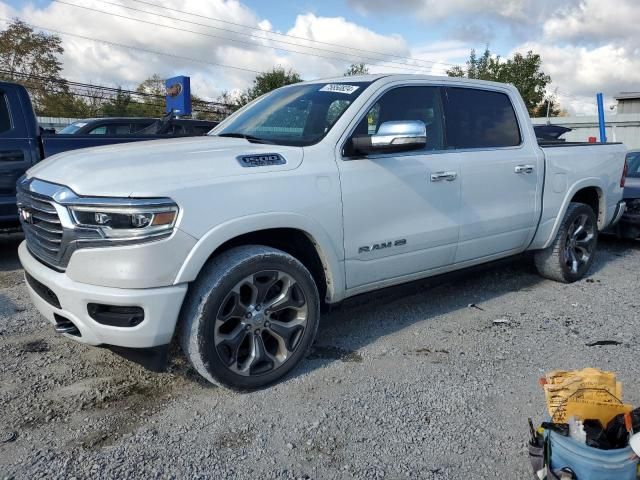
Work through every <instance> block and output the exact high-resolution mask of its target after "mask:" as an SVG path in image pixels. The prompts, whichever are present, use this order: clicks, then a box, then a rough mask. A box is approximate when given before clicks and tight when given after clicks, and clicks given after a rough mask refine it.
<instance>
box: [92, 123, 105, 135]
mask: <svg viewBox="0 0 640 480" xmlns="http://www.w3.org/2000/svg"><path fill="white" fill-rule="evenodd" d="M106 134H107V127H106V125H103V126H101V127H96V128H94V129H93V130H91V131H90V132H89V135H106Z"/></svg>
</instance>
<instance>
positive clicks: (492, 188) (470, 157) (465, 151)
mask: <svg viewBox="0 0 640 480" xmlns="http://www.w3.org/2000/svg"><path fill="white" fill-rule="evenodd" d="M444 93H445V95H444V99H443V103H444V110H445V117H446V132H447V144H448V147H449V148H450V149H453V150H454V151H455V152H456V155H457V159H458V161H459V162H460V182H461V189H462V203H461V209H460V240H459V243H458V249H457V252H456V258H455V262H456V263H459V262H465V261H469V260H476V259H480V258H483V257H488V256H493V255H497V256H500V255H507V254H510V253H515V252H518V251H521V250H523V249H524V248H526V246H527V244H528V243H529V241H530V240H531V237H532V235H533V234H534V231H535V227H536V221H537V216H536V211H537V207H536V202H538V198H539V197H540V193H539V192H538V189H539V182H538V178H539V176H542V175H543V173H544V172H543V171H542V169H543V166H544V163H543V162H544V159H543V157H542V155H540V154H539V152H538V151H537V149H533V148H532V146H531V145H530V144H529V143H528V142H525V141H524V137H523V129H522V128H521V127H520V125H519V123H518V119H517V115H516V110H515V109H514V106H513V105H512V102H511V99H510V97H509V95H508V94H507V92H506V91H499V90H496V91H492V90H485V89H479V88H462V87H448V88H446V89H445V91H444ZM540 178H541V177H540Z"/></svg>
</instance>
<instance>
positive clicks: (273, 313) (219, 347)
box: [179, 245, 320, 391]
mask: <svg viewBox="0 0 640 480" xmlns="http://www.w3.org/2000/svg"><path fill="white" fill-rule="evenodd" d="M319 319H320V301H319V295H318V289H317V287H316V284H315V282H314V280H313V277H312V276H311V274H310V273H309V271H308V270H307V269H306V268H305V267H304V265H302V263H300V262H299V261H298V260H296V259H295V258H294V257H292V256H291V255H288V254H287V253H285V252H282V251H280V250H276V249H274V248H269V247H263V246H253V245H250V246H242V247H237V248H233V249H231V250H228V251H226V252H224V253H222V254H220V255H219V256H218V257H214V258H213V259H212V260H211V261H210V262H209V264H208V265H206V266H205V268H204V269H203V271H202V272H201V273H200V275H199V276H198V279H197V280H196V281H195V282H194V284H193V285H192V287H191V288H190V289H189V293H188V295H187V298H186V300H185V304H184V306H183V308H182V312H181V319H180V332H179V334H180V343H181V345H182V349H183V351H184V353H185V354H186V355H187V357H188V358H189V360H190V362H191V364H192V365H193V366H194V368H195V369H196V370H197V371H198V373H200V375H202V376H203V377H204V378H206V379H207V380H209V381H210V382H212V383H215V384H218V385H223V386H226V387H229V388H232V389H235V390H241V391H247V390H254V389H258V388H261V387H265V386H267V385H269V384H271V383H274V382H276V381H277V380H279V379H280V378H282V377H283V376H284V375H286V374H287V373H288V372H289V371H290V370H291V369H292V368H293V367H294V366H295V365H296V364H297V363H298V362H299V361H300V360H301V359H302V358H303V357H304V356H305V354H306V352H307V351H308V349H309V348H310V347H311V344H312V343H313V340H314V338H315V335H316V332H317V329H318V324H319Z"/></svg>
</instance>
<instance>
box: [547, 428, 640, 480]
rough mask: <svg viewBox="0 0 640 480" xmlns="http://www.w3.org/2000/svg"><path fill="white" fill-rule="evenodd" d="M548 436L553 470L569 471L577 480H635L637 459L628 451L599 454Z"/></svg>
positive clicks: (599, 451)
mask: <svg viewBox="0 0 640 480" xmlns="http://www.w3.org/2000/svg"><path fill="white" fill-rule="evenodd" d="M549 435H550V440H551V469H552V470H559V469H561V468H563V467H569V468H570V469H571V470H573V472H574V473H575V474H576V477H577V478H578V479H579V480H636V472H637V468H638V459H637V458H635V455H634V453H633V450H631V448H629V447H627V448H618V449H615V450H600V449H598V448H593V447H589V446H588V445H585V444H584V443H579V442H577V441H575V440H574V439H572V438H571V437H563V436H562V435H559V434H557V433H555V432H553V431H549ZM631 458H633V460H631Z"/></svg>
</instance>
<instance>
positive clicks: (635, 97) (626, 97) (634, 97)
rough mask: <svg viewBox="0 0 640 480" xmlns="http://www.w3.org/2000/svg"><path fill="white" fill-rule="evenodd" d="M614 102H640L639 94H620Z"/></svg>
mask: <svg viewBox="0 0 640 480" xmlns="http://www.w3.org/2000/svg"><path fill="white" fill-rule="evenodd" d="M614 98H615V99H616V100H640V92H620V93H619V94H618V95H617V96H616V97H614Z"/></svg>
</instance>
